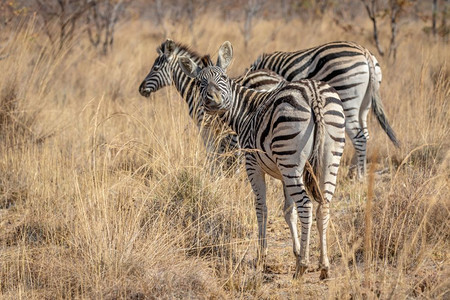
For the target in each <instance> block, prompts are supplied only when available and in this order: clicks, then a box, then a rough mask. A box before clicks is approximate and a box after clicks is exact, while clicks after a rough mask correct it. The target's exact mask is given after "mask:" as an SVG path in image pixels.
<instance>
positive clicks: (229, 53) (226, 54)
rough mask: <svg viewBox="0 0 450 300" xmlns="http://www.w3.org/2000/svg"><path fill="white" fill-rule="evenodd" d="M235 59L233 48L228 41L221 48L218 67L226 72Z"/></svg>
mask: <svg viewBox="0 0 450 300" xmlns="http://www.w3.org/2000/svg"><path fill="white" fill-rule="evenodd" d="M232 59H233V46H232V45H231V43H230V42H229V41H226V42H225V43H223V44H222V46H220V48H219V56H218V57H217V64H216V65H217V66H218V67H220V68H222V69H224V70H226V69H227V68H228V66H229V65H230V64H231V60H232Z"/></svg>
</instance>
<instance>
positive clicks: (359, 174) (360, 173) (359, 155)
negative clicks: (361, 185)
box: [352, 129, 368, 181]
mask: <svg viewBox="0 0 450 300" xmlns="http://www.w3.org/2000/svg"><path fill="white" fill-rule="evenodd" d="M367 140H368V132H367V130H364V129H361V130H359V131H358V133H357V134H356V136H354V137H353V138H352V142H353V146H354V147H355V155H354V157H353V160H352V165H354V166H355V167H356V178H357V179H358V180H359V181H363V180H364V176H365V174H366V161H367Z"/></svg>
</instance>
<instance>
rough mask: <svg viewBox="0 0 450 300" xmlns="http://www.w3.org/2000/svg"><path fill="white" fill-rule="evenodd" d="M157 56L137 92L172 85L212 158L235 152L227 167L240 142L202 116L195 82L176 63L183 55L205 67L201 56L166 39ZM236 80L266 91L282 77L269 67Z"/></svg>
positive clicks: (227, 159)
mask: <svg viewBox="0 0 450 300" xmlns="http://www.w3.org/2000/svg"><path fill="white" fill-rule="evenodd" d="M156 51H157V53H158V57H157V58H156V59H155V62H154V63H153V66H152V68H151V70H150V73H149V74H148V75H147V76H146V77H145V79H144V80H143V82H142V83H141V85H140V87H139V92H140V93H141V95H143V96H145V97H149V96H150V95H151V93H153V92H156V91H158V90H159V89H161V88H163V87H165V86H170V85H172V84H174V85H175V87H176V88H177V90H178V92H179V93H180V95H181V96H182V97H183V98H184V100H185V101H186V103H187V105H188V109H189V115H190V116H191V117H192V118H193V119H194V121H195V123H196V124H197V126H198V128H199V130H200V134H201V136H202V139H203V141H204V143H205V146H206V148H207V151H208V153H209V154H210V155H211V159H212V160H213V161H215V162H217V161H221V160H218V157H217V155H216V154H223V153H226V152H228V151H232V152H234V153H235V154H236V155H225V156H224V158H225V161H224V163H225V165H226V167H227V168H229V167H230V165H232V164H234V162H235V161H236V160H237V159H238V153H239V151H238V149H239V143H238V138H237V135H236V134H234V133H229V134H223V132H222V130H220V129H221V127H222V126H221V124H217V122H214V120H213V118H211V117H209V118H208V117H205V114H204V111H203V106H201V105H199V95H198V90H197V88H196V85H195V84H194V81H193V80H191V79H190V78H188V77H187V76H186V75H185V74H184V73H183V72H182V71H181V69H180V67H179V65H178V64H177V58H178V57H180V56H186V57H189V58H190V59H192V60H193V61H195V63H196V64H198V65H199V66H204V64H203V62H202V59H201V56H200V55H198V54H197V53H196V52H194V51H192V50H190V49H189V48H187V47H186V46H184V45H181V44H179V43H175V42H174V41H172V40H166V41H165V42H163V43H162V44H161V46H159V47H158V48H157V50H156ZM236 80H237V81H239V82H241V83H243V84H245V85H246V86H250V87H252V88H255V89H258V90H269V89H270V88H272V87H274V86H276V85H277V84H278V83H279V82H280V81H284V79H283V78H282V77H281V76H279V75H277V74H275V73H274V72H271V71H268V70H257V71H249V72H247V73H246V74H244V75H242V76H240V77H239V78H237V79H236Z"/></svg>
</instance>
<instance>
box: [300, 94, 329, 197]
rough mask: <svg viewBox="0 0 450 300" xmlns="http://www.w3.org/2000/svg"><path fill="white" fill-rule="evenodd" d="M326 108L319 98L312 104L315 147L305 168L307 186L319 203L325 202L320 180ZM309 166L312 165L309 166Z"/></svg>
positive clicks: (323, 100)
mask: <svg viewBox="0 0 450 300" xmlns="http://www.w3.org/2000/svg"><path fill="white" fill-rule="evenodd" d="M324 106H325V99H324V98H322V97H320V96H319V97H318V99H317V100H315V101H313V103H312V111H313V113H314V120H315V125H316V126H315V134H314V147H313V153H312V155H311V158H310V160H309V161H310V162H307V163H306V165H307V167H306V168H305V172H304V177H305V186H306V188H307V189H308V191H309V192H310V194H311V196H312V197H314V199H316V200H317V201H319V202H323V195H322V191H321V190H320V184H319V182H320V180H321V179H322V170H323V167H322V164H323V161H322V157H323V154H324V153H323V151H324V144H325V121H324ZM308 164H310V165H309V166H308Z"/></svg>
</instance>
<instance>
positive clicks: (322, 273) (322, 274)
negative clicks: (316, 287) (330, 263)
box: [319, 269, 330, 280]
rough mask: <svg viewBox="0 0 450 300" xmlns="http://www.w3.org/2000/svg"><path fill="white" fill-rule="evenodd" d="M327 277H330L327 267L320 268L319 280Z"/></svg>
mask: <svg viewBox="0 0 450 300" xmlns="http://www.w3.org/2000/svg"><path fill="white" fill-rule="evenodd" d="M328 278H330V274H329V272H328V269H321V270H320V276H319V279H320V280H325V279H328Z"/></svg>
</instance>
